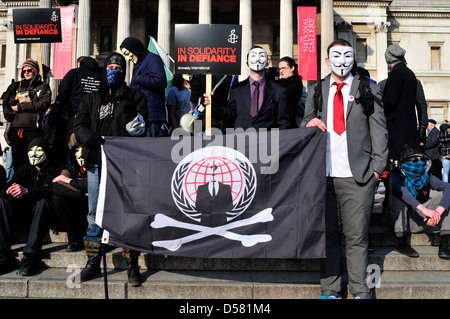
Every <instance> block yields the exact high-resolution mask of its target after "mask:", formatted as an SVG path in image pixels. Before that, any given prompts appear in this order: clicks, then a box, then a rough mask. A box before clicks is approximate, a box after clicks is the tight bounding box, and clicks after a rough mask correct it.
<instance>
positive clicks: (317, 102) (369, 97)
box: [314, 75, 382, 117]
mask: <svg viewBox="0 0 450 319" xmlns="http://www.w3.org/2000/svg"><path fill="white" fill-rule="evenodd" d="M323 81H324V80H323V79H322V80H320V81H319V82H318V83H317V85H316V87H315V88H314V108H315V113H316V114H317V112H318V111H320V112H321V111H322V104H323V99H322V82H323ZM358 92H359V98H357V99H356V100H355V101H356V103H359V104H361V105H362V106H363V112H364V114H365V115H366V116H367V117H369V116H370V115H371V114H372V113H373V111H374V107H373V105H374V103H373V102H374V101H376V102H377V103H378V104H380V105H381V104H382V101H381V99H379V98H378V97H376V96H375V95H374V94H373V93H372V90H371V89H370V79H369V78H368V77H367V76H364V75H361V76H360V82H359V87H358Z"/></svg>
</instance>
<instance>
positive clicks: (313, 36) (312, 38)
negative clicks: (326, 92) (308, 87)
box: [297, 7, 317, 81]
mask: <svg viewBox="0 0 450 319" xmlns="http://www.w3.org/2000/svg"><path fill="white" fill-rule="evenodd" d="M297 18H298V19H297V21H298V30H297V43H298V72H299V74H300V75H301V76H302V77H303V80H310V81H317V14H316V7H297Z"/></svg>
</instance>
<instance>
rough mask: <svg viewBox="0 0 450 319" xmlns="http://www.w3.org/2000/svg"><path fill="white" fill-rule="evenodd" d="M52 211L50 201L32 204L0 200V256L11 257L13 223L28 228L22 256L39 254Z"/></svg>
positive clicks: (14, 200)
mask: <svg viewBox="0 0 450 319" xmlns="http://www.w3.org/2000/svg"><path fill="white" fill-rule="evenodd" d="M51 210H52V204H51V200H50V199H49V198H42V199H40V200H39V201H37V202H35V203H32V202H26V201H23V200H16V199H5V198H0V254H1V255H5V256H8V255H11V245H12V234H13V227H14V223H15V222H19V223H22V224H27V225H29V226H30V229H29V231H28V238H27V243H26V245H25V247H24V249H23V253H24V255H36V254H39V253H40V252H41V249H42V243H43V240H44V237H45V235H46V233H47V232H48V226H47V221H48V216H49V215H50V213H51Z"/></svg>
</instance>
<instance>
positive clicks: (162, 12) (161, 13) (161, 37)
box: [156, 0, 171, 69]
mask: <svg viewBox="0 0 450 319" xmlns="http://www.w3.org/2000/svg"><path fill="white" fill-rule="evenodd" d="M170 24H171V23H170V0H159V5H158V38H157V39H156V40H157V41H158V44H159V45H160V46H161V48H163V49H164V50H165V51H166V52H170V27H171V26H170ZM161 58H162V59H163V61H164V63H166V65H167V67H168V68H169V69H170V59H169V58H168V57H167V56H166V55H164V56H161Z"/></svg>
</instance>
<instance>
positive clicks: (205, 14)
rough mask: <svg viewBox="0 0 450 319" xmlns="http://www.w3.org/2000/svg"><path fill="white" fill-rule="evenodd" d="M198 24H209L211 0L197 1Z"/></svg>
mask: <svg viewBox="0 0 450 319" xmlns="http://www.w3.org/2000/svg"><path fill="white" fill-rule="evenodd" d="M198 23H199V24H211V0H200V1H199V7H198Z"/></svg>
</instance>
